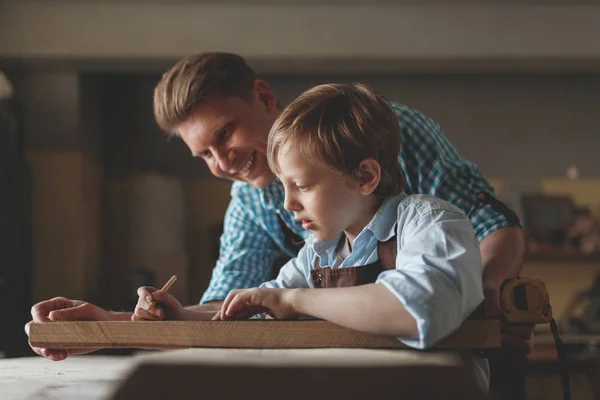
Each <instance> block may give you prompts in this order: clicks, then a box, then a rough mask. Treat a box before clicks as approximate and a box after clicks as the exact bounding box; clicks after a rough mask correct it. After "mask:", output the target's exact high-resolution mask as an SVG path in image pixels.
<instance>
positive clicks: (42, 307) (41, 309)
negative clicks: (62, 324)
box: [31, 297, 73, 322]
mask: <svg viewBox="0 0 600 400" xmlns="http://www.w3.org/2000/svg"><path fill="white" fill-rule="evenodd" d="M69 307H73V301H71V300H69V299H67V298H66V297H54V298H53V299H50V300H46V301H42V302H40V303H37V304H35V305H34V306H33V307H31V316H32V318H33V320H34V321H35V322H48V321H49V319H48V314H49V313H50V312H52V311H54V310H61V309H64V308H69Z"/></svg>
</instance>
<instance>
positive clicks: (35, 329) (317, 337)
mask: <svg viewBox="0 0 600 400" xmlns="http://www.w3.org/2000/svg"><path fill="white" fill-rule="evenodd" d="M29 341H30V343H31V344H32V345H33V346H36V347H45V348H50V349H76V348H107V347H113V348H114V347H121V348H146V349H148V348H160V349H167V348H186V347H220V348H270V349H283V348H388V349H402V348H408V347H407V346H406V345H404V344H403V343H401V342H400V341H398V340H397V339H396V338H394V337H389V336H378V335H371V334H366V333H362V332H357V331H353V330H350V329H347V328H343V327H340V326H338V325H335V324H332V323H330V322H326V321H264V320H260V321H259V320H250V321H195V322H191V321H161V322H154V321H140V322H112V321H111V322H106V321H102V322H88V321H77V322H47V323H39V324H32V325H31V328H30V338H29ZM496 347H500V322H499V321H498V320H467V321H465V322H464V323H463V324H462V325H461V326H460V327H459V328H458V329H457V330H456V331H454V332H453V333H452V334H450V335H449V336H448V337H446V338H444V339H442V340H441V341H439V342H438V343H437V344H436V345H435V348H438V349H489V348H496Z"/></svg>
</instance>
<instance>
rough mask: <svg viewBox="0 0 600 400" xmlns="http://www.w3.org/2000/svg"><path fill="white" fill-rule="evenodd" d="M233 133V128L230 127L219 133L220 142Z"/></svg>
mask: <svg viewBox="0 0 600 400" xmlns="http://www.w3.org/2000/svg"><path fill="white" fill-rule="evenodd" d="M230 133H231V128H230V127H229V126H227V127H225V128H223V129H222V130H221V132H219V141H223V140H225V139H227V137H228V136H229V134H230Z"/></svg>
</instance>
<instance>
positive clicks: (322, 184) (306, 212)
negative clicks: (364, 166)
mask: <svg viewBox="0 0 600 400" xmlns="http://www.w3.org/2000/svg"><path fill="white" fill-rule="evenodd" d="M277 163H278V165H279V169H280V170H281V172H280V174H279V176H278V177H279V179H281V182H282V183H283V186H284V188H285V202H284V207H285V209H286V210H289V211H293V212H294V217H295V218H296V220H298V221H302V227H303V228H304V229H308V230H310V231H312V232H313V233H314V235H315V237H316V238H317V239H319V240H323V241H325V240H330V239H333V238H335V237H336V236H337V235H339V234H340V233H341V232H342V231H344V232H345V233H346V235H347V236H348V238H349V239H350V241H351V242H352V241H353V240H354V238H355V237H356V236H357V235H358V234H359V233H360V231H361V230H362V229H363V228H364V227H365V226H366V224H367V223H368V222H369V221H370V219H371V218H372V216H373V214H372V207H373V199H372V196H368V195H364V194H363V193H361V187H360V185H359V183H358V182H356V181H353V180H349V179H346V178H343V177H342V176H340V174H338V173H335V172H333V171H331V170H330V169H329V168H327V167H326V166H325V165H323V164H319V165H312V164H311V163H310V162H309V161H307V159H306V157H303V155H302V154H301V153H300V151H298V150H294V149H293V148H289V146H288V147H287V148H284V149H282V151H280V152H279V154H278V156H277Z"/></svg>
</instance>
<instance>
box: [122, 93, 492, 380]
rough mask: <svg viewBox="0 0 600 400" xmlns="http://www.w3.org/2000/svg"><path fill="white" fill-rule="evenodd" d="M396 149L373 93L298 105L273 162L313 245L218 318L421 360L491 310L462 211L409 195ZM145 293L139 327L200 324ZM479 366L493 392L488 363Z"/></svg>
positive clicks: (321, 96) (388, 115)
mask: <svg viewBox="0 0 600 400" xmlns="http://www.w3.org/2000/svg"><path fill="white" fill-rule="evenodd" d="M399 138H400V135H399V125H398V122H397V119H396V116H395V114H394V112H393V110H392V108H391V107H390V105H389V103H388V102H387V101H386V100H384V99H383V98H382V97H380V96H378V95H377V94H375V93H374V92H373V91H372V90H371V89H370V88H368V87H367V86H364V85H360V84H353V85H333V84H329V85H321V86H317V87H315V88H313V89H311V90H309V91H307V92H305V93H303V94H302V95H301V96H300V97H299V98H297V99H296V100H295V101H294V102H292V103H291V104H290V105H289V106H288V107H287V108H286V109H285V110H284V111H283V112H282V113H281V115H280V116H279V117H278V118H277V120H276V121H275V124H274V125H273V128H272V130H271V132H270V134H269V140H268V161H269V166H270V168H271V169H272V170H273V171H274V172H275V174H276V175H277V178H278V179H279V180H281V182H282V184H283V186H284V189H285V203H284V206H285V208H286V209H287V210H289V211H292V212H293V213H294V215H295V218H296V220H297V221H298V223H299V224H302V227H303V228H304V229H307V230H310V231H311V232H312V234H313V235H312V236H311V237H309V239H308V240H307V242H306V244H305V246H304V247H303V248H302V249H301V250H300V253H299V254H298V256H297V257H296V258H294V259H292V260H290V261H289V262H288V263H287V264H285V265H284V266H283V267H282V269H281V271H280V272H279V275H278V276H277V278H276V279H274V280H272V281H269V282H266V283H263V284H262V285H261V286H260V287H259V288H252V289H240V290H232V291H231V292H230V293H229V295H228V296H227V298H226V300H225V302H224V303H223V306H222V308H221V310H220V311H219V312H218V313H217V315H216V316H215V318H216V319H223V320H225V319H230V318H247V317H250V316H253V315H256V314H260V313H266V314H268V315H270V316H271V317H273V318H277V319H290V318H297V317H301V316H310V317H315V318H320V319H324V320H328V321H331V322H333V323H336V324H338V325H341V326H345V327H348V328H351V329H355V330H358V331H363V332H368V333H374V334H382V335H393V336H396V337H398V339H399V340H401V341H402V342H404V343H405V344H407V345H409V346H411V347H414V348H418V349H424V348H428V347H431V346H432V345H433V344H434V343H436V342H437V341H438V340H440V339H441V338H443V337H445V336H447V335H448V334H450V333H451V332H452V331H454V330H455V329H456V328H457V327H458V326H459V325H460V324H461V323H462V322H463V321H464V320H465V319H466V318H467V317H468V316H469V314H471V312H473V311H474V310H475V308H476V307H477V306H478V305H479V304H480V303H481V302H482V301H483V289H482V279H481V276H482V270H483V267H482V261H481V256H480V251H479V248H478V245H477V242H476V239H475V234H474V231H473V228H472V226H471V223H470V221H469V219H468V218H467V217H466V216H465V214H464V213H463V212H462V211H460V210H459V209H458V208H457V207H455V206H453V205H451V204H449V203H447V202H446V201H443V200H440V199H437V198H435V197H430V196H426V195H411V196H408V195H406V194H405V193H404V190H405V186H406V183H405V182H406V181H405V179H404V175H403V172H402V170H401V169H400V166H399V165H398V162H397V156H398V153H399V152H400V146H401V143H400V141H399ZM240 234H244V232H240ZM138 293H139V294H140V300H139V302H138V306H137V307H136V310H135V314H134V316H133V319H134V320H136V319H162V318H165V317H167V318H169V319H202V316H201V315H198V314H197V313H194V312H192V311H190V310H185V309H183V308H182V307H181V305H179V303H178V302H177V301H176V300H175V299H173V298H172V297H171V296H169V295H168V294H167V293H163V292H160V291H156V289H153V288H140V290H139V291H138ZM150 302H158V303H159V304H162V306H163V307H164V308H161V307H158V306H156V305H152V304H151V303H150ZM474 361H475V366H476V373H477V378H478V380H479V381H480V382H481V383H482V385H484V386H485V387H487V383H488V381H489V379H488V375H489V374H488V368H487V362H486V361H485V360H483V359H480V358H474Z"/></svg>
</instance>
